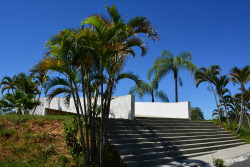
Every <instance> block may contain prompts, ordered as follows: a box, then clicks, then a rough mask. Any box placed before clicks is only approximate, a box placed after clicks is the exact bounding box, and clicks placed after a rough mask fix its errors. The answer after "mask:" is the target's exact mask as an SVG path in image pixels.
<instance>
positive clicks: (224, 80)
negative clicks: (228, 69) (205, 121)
mask: <svg viewBox="0 0 250 167" xmlns="http://www.w3.org/2000/svg"><path fill="white" fill-rule="evenodd" d="M212 82H213V84H214V86H215V89H216V92H217V94H218V96H219V102H222V103H223V105H224V108H225V112H226V117H227V123H228V125H230V122H229V118H228V112H227V104H226V101H225V98H226V97H225V98H224V95H225V94H226V93H230V92H229V90H228V89H227V88H226V86H227V84H228V83H229V77H228V76H226V75H220V76H219V77H218V76H215V77H214V78H213V80H212Z"/></svg>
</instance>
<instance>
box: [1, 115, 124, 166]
mask: <svg viewBox="0 0 250 167" xmlns="http://www.w3.org/2000/svg"><path fill="white" fill-rule="evenodd" d="M72 119H73V116H70V115H68V116H37V115H19V114H13V113H12V114H0V166H1V167H14V166H18V167H19V166H20V167H29V166H30V167H31V166H32V167H33V166H34V167H40V166H41V167H42V166H58V167H59V166H60V167H61V166H62V167H63V166H79V165H77V163H76V162H74V160H73V158H72V157H71V156H70V154H69V150H68V148H67V146H66V143H65V138H64V136H63V126H62V123H63V122H64V121H71V120H72ZM107 158H108V160H107V166H112V167H120V166H122V162H121V161H120V158H119V156H118V155H117V154H116V152H115V151H114V150H113V148H112V147H110V146H109V147H108V150H107Z"/></svg>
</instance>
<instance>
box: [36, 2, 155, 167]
mask: <svg viewBox="0 0 250 167" xmlns="http://www.w3.org/2000/svg"><path fill="white" fill-rule="evenodd" d="M106 9H107V11H108V13H109V17H108V18H106V17H103V16H102V15H92V16H90V17H89V18H86V19H84V20H83V22H82V28H81V29H66V30H64V31H60V34H56V35H53V36H52V37H51V38H50V40H49V41H48V43H47V44H46V48H47V49H48V50H49V51H48V54H47V55H46V56H45V57H44V58H43V59H42V61H41V62H39V63H38V64H36V65H35V68H34V69H33V72H39V71H52V72H58V73H60V74H61V76H60V77H53V78H51V79H49V80H48V81H47V83H46V85H45V89H46V91H47V93H49V94H48V96H49V97H50V99H52V98H53V97H55V96H56V95H58V94H61V93H63V94H65V97H66V99H67V98H69V97H71V96H73V99H74V104H75V108H76V111H77V117H78V124H79V129H80V135H81V142H82V149H83V154H84V161H85V165H92V164H93V163H95V162H96V158H97V157H96V155H98V154H99V155H100V164H101V166H103V160H104V159H103V158H104V153H105V152H106V136H107V121H108V116H109V112H110V102H111V99H112V93H113V91H114V89H115V86H116V85H117V84H118V82H119V80H120V79H123V78H130V79H133V80H135V81H138V77H137V76H135V75H134V74H133V73H124V72H122V69H123V67H124V66H125V62H126V61H127V58H128V56H129V55H133V56H135V52H134V50H133V49H132V47H134V46H138V47H139V48H140V49H141V50H142V55H145V54H146V51H147V47H146V46H145V45H144V42H143V40H142V39H141V38H138V37H137V34H140V33H144V34H147V35H148V36H149V37H151V38H152V39H156V38H157V33H156V32H155V30H154V28H153V26H152V25H151V23H150V22H149V21H148V20H147V19H146V18H145V17H136V18H133V19H131V20H130V21H129V22H128V23H125V19H123V18H121V15H120V14H119V12H118V10H117V9H116V7H115V6H112V7H111V8H109V7H108V6H106ZM62 76H63V77H62ZM104 88H105V90H104ZM81 92H82V94H83V103H82V102H81V101H80V93H81ZM99 96H100V98H101V106H100V107H101V126H100V139H99V140H100V142H99V146H96V144H97V143H98V142H96V134H95V130H96V123H95V122H96V118H97V112H96V111H97V110H98V106H97V101H98V97H99ZM80 113H81V115H82V119H83V121H84V124H85V128H86V131H85V132H86V147H85V142H84V140H85V139H84V137H83V131H82V123H81V122H82V121H81V118H80V117H81V115H80ZM89 132H90V135H89ZM89 136H90V140H89ZM90 145H91V147H90ZM98 147H99V148H100V150H99V153H98V154H97V152H96V149H97V148H98ZM90 148H91V150H90ZM93 165H94V164H93Z"/></svg>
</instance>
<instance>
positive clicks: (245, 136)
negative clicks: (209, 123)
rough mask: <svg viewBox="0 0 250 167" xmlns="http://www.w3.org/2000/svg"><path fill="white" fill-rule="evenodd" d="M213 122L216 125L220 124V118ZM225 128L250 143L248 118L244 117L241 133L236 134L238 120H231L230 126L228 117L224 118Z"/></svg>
mask: <svg viewBox="0 0 250 167" xmlns="http://www.w3.org/2000/svg"><path fill="white" fill-rule="evenodd" d="M213 122H214V123H215V124H216V125H219V124H220V123H219V119H214V120H213ZM222 124H223V128H224V129H226V130H227V131H228V132H229V133H231V134H233V135H235V136H237V137H238V138H240V139H242V140H243V141H245V142H246V143H248V144H250V129H249V126H248V122H247V119H244V121H243V124H242V126H241V129H240V130H239V133H238V134H236V133H235V132H236V130H237V128H238V122H237V123H236V122H235V120H230V126H229V125H228V124H227V121H226V118H223V119H222Z"/></svg>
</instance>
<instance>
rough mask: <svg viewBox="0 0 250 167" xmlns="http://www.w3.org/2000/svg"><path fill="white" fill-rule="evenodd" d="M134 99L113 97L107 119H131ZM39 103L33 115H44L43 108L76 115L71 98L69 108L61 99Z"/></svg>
mask: <svg viewBox="0 0 250 167" xmlns="http://www.w3.org/2000/svg"><path fill="white" fill-rule="evenodd" d="M134 99H135V97H134V95H126V96H119V97H113V100H112V101H111V104H110V115H109V117H110V118H124V119H133V118H134V115H135V108H134V101H135V100H134ZM40 102H41V104H40V105H39V106H37V108H36V111H35V113H34V114H36V115H45V108H50V109H54V110H61V111H67V112H72V113H76V110H75V105H74V101H73V98H71V99H70V104H69V106H67V105H65V103H64V98H62V97H56V98H54V99H52V101H51V103H50V104H49V103H48V100H47V98H40ZM81 103H82V106H83V98H81ZM97 104H98V105H100V104H101V102H100V98H99V99H98V102H97Z"/></svg>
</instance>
